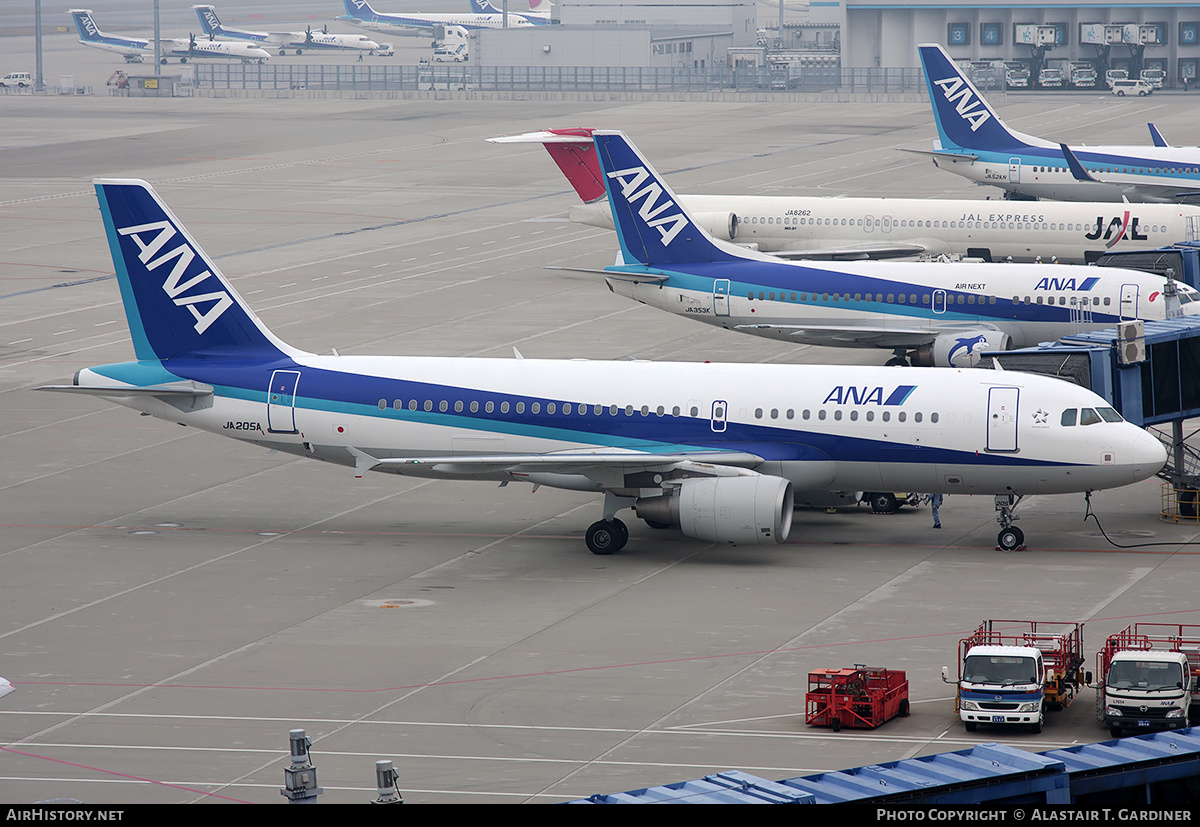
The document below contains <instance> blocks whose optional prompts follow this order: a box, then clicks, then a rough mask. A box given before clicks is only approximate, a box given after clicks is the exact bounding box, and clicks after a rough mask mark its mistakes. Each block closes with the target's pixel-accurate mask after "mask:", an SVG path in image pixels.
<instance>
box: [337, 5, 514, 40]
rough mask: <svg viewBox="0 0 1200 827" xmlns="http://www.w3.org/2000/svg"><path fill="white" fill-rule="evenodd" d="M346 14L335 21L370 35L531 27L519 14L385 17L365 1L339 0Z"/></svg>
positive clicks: (387, 15) (404, 15)
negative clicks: (437, 29)
mask: <svg viewBox="0 0 1200 827" xmlns="http://www.w3.org/2000/svg"><path fill="white" fill-rule="evenodd" d="M342 2H343V3H344V4H345V6H346V14H345V15H343V16H342V17H340V18H338V19H340V20H345V21H347V22H348V23H353V24H354V25H355V26H362V27H363V28H364V29H369V30H370V31H373V32H385V33H390V34H398V35H432V34H433V30H434V27H436V26H462V27H463V28H464V29H466V30H468V31H473V30H475V29H503V28H505V27H506V26H507V27H509V28H513V27H517V26H532V25H533V23H531V22H529V21H528V20H526V19H525V18H524V17H522V16H521V15H519V14H509V15H508V20H507V21H505V19H504V15H503V14H419V13H418V14H387V13H384V12H377V11H375V9H373V8H372V7H371V4H370V3H369V2H367V0H342Z"/></svg>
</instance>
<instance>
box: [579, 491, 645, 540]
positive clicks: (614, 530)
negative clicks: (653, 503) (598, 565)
mask: <svg viewBox="0 0 1200 827" xmlns="http://www.w3.org/2000/svg"><path fill="white" fill-rule="evenodd" d="M633 503H634V499H633V498H632V497H619V496H617V495H616V494H613V493H610V492H607V491H606V492H605V493H604V519H602V520H597V521H596V522H594V523H592V524H591V525H590V526H588V530H587V534H586V535H584V542H586V543H587V547H588V551H590V552H591V553H592V554H615V553H616V552H618V551H620V550H621V549H623V548H625V544H626V543H628V542H629V529H628V527H626V525H625V523H623V522H621V521H620V520H618V519H617V516H616V515H617V512H618V511H620V510H621V509H622V508H632V507H633Z"/></svg>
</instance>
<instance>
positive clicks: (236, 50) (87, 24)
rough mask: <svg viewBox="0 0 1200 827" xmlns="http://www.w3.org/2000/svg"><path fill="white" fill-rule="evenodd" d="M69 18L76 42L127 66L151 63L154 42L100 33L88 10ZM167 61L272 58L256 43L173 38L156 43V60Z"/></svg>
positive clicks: (247, 60)
mask: <svg viewBox="0 0 1200 827" xmlns="http://www.w3.org/2000/svg"><path fill="white" fill-rule="evenodd" d="M69 14H70V15H71V17H73V18H74V19H75V28H76V29H77V30H78V32H79V42H80V43H82V44H83V45H84V46H91V47H92V48H93V49H100V50H101V51H105V52H113V53H115V54H118V55H121V56H122V57H124V58H125V60H126V62H129V63H141V62H142V61H143V60H144V59H145V58H147V57H148V58H150V59H151V61H153V60H154V41H153V40H141V39H138V38H132V37H121V36H119V35H114V34H106V33H105V32H102V31H100V27H99V26H97V25H96V21H95V20H94V19H92V10H91V9H71V10H70V11H69ZM168 58H178V59H179V62H180V63H187V62H188V60H193V59H204V58H218V59H231V60H240V61H242V62H243V63H251V62H256V63H261V62H262V61H264V60H269V59H270V58H271V56H270V55H269V54H268V53H267V52H266V51H265V50H264V49H262V48H260V47H259V46H258V44H255V43H239V42H234V41H229V40H210V39H209V38H206V37H205V38H195V37H187V38H173V39H170V40H167V39H163V40H160V41H159V59H160V60H161V61H162V62H163V63H166V62H167V59H168Z"/></svg>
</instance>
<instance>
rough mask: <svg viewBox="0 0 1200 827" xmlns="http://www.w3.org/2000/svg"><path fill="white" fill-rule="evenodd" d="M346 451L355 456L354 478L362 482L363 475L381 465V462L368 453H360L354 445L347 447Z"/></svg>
mask: <svg viewBox="0 0 1200 827" xmlns="http://www.w3.org/2000/svg"><path fill="white" fill-rule="evenodd" d="M346 450H347V451H349V452H350V453H351V454H353V455H354V478H355V479H356V480H361V479H362V478H363V474H365V473H367V472H368V471H370V470H371V469H372V468H374V467H375V466H376V465H378V464H379V463H380V460H378V459H376V458H375V457H373V456H371V455H370V454H368V453H367V452H366V451H360V450H359V449H357V448H355V447H354V446H353V445H347V446H346Z"/></svg>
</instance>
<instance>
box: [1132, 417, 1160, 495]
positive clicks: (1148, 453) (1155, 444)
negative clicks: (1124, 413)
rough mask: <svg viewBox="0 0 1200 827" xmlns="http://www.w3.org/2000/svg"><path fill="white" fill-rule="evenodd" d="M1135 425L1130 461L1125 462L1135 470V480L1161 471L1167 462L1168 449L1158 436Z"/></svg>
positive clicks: (1146, 477)
mask: <svg viewBox="0 0 1200 827" xmlns="http://www.w3.org/2000/svg"><path fill="white" fill-rule="evenodd" d="M1130 427H1133V428H1134V429H1135V431H1136V433H1135V434H1134V438H1133V439H1132V440H1131V444H1130V446H1129V449H1128V450H1129V461H1128V462H1127V463H1125V464H1126V465H1127V466H1128V467H1129V468H1130V470H1131V471H1132V472H1133V478H1134V480H1135V481H1137V480H1144V479H1148V478H1150V477H1152V476H1154V475H1155V474H1157V473H1158V472H1159V470H1161V469H1162V467H1163V466H1164V465H1166V464H1167V449H1166V448H1165V447H1164V446H1163V444H1162V442H1160V441H1159V440H1158V437H1156V436H1154V435H1153V434H1151V433H1149V432H1148V431H1145V430H1143V429H1142V428H1137V427H1136V426H1130Z"/></svg>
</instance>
